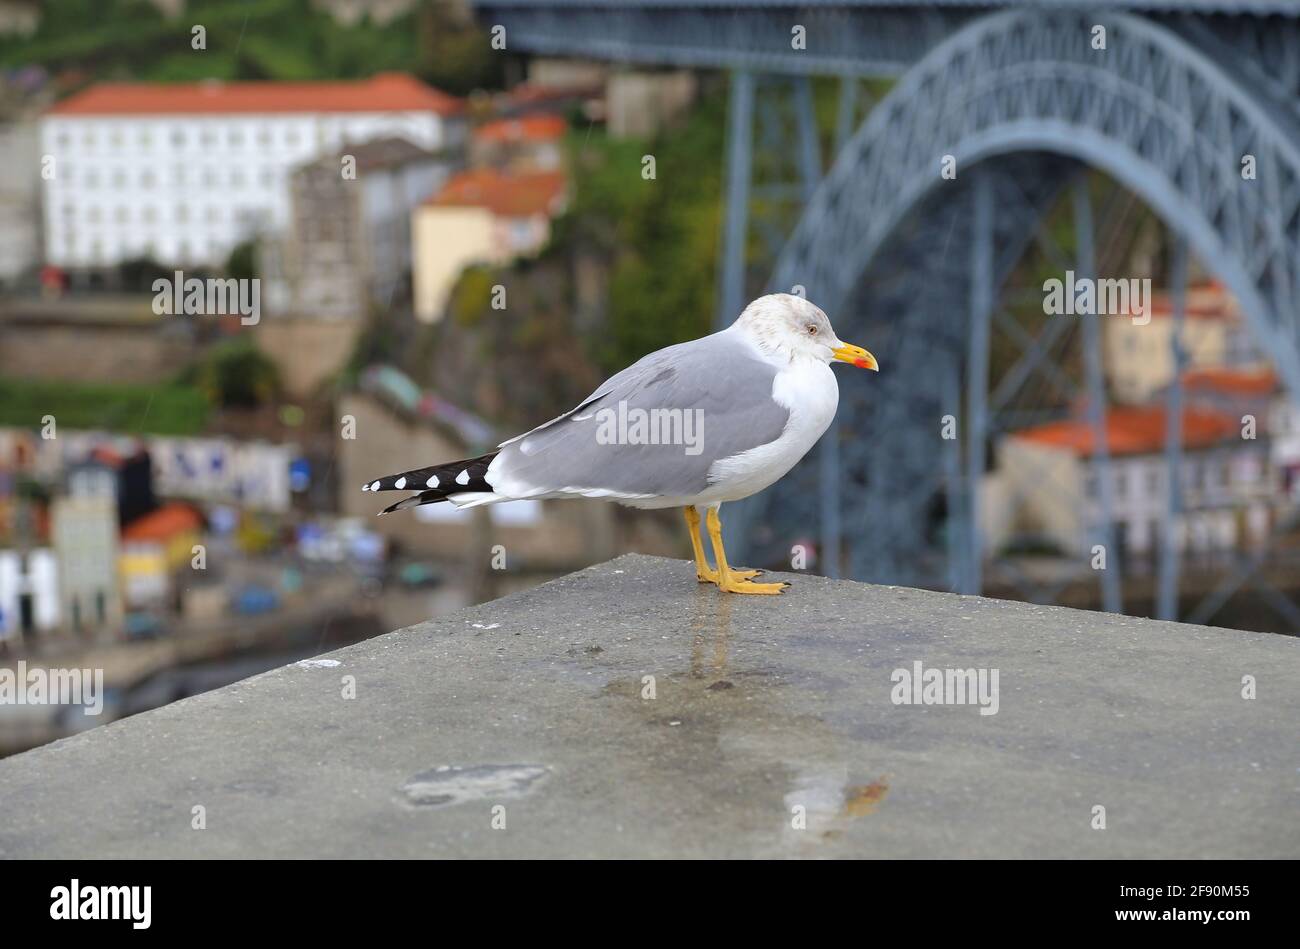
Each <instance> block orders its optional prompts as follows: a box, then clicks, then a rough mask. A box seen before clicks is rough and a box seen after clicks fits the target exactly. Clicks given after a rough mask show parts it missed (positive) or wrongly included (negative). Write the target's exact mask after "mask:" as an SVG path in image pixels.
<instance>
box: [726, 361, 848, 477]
mask: <svg viewBox="0 0 1300 949" xmlns="http://www.w3.org/2000/svg"><path fill="white" fill-rule="evenodd" d="M772 398H773V399H775V400H776V401H777V403H778V404H779V405H781V406H782V407H783V408H785V409H787V410H788V411H789V412H790V418H789V421H787V422H786V426H785V430H784V431H783V432H782V433H781V437H780V438H778V439H777V440H776V441H774V442H769V443H768V444H766V445H759V446H758V447H757V448H751V449H750V450H749V451H744V452H741V453H740V454H738V455H732V456H731V457H729V458H721V459H719V460H718V461H716V462H714V464H713V467H712V468H711V469H710V471H709V482H710V485H711V486H710V488H709V489H708V490H707V491H705V492H704V495H703V496H702V497H701V499H700V503H713V502H722V501H737V500H739V499H741V498H745V497H749V495H751V494H756V493H758V492H759V491H762V490H763V489H764V488H766V487H768V486H769V485H771V484H772V483H774V482H775V481H777V480H779V479H780V478H781V477H782V476H783V475H784V474H785V473H786V472H787V471H789V470H790V469H791V468H793V467H794V466H795V464H796V463H797V462H798V461H799V459H800V458H802V457H803V456H804V455H806V454H808V449H810V448H812V446H813V445H815V444H816V443H817V439H819V438H821V437H822V433H823V432H825V431H826V429H827V427H828V426H829V425H830V424H831V419H833V418H834V417H835V408H836V406H838V405H839V401H840V387H839V385H838V384H837V383H836V382H835V373H833V372H832V371H831V367H830V366H828V365H826V364H825V363H824V362H820V361H817V360H799V361H797V362H795V363H791V364H789V365H787V366H786V367H785V368H783V369H782V370H781V371H780V372H778V373H777V374H776V378H775V379H774V380H773V382H772Z"/></svg>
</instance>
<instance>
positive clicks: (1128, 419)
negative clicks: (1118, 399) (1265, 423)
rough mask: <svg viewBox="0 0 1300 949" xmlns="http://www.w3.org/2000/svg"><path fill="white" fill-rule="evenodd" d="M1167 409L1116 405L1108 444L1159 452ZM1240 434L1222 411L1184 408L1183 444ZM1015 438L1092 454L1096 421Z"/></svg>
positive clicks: (1069, 422) (1117, 451)
mask: <svg viewBox="0 0 1300 949" xmlns="http://www.w3.org/2000/svg"><path fill="white" fill-rule="evenodd" d="M1165 416H1166V412H1165V408H1164V406H1161V405H1152V406H1138V407H1127V406H1124V407H1116V408H1112V409H1110V410H1109V411H1107V413H1106V420H1105V421H1106V446H1107V447H1108V448H1109V449H1110V453H1111V454H1112V455H1143V454H1148V453H1150V452H1157V451H1160V450H1161V449H1163V448H1164V444H1165ZM1236 434H1237V422H1236V420H1235V419H1234V418H1233V417H1232V416H1230V415H1225V414H1223V413H1222V412H1211V411H1207V410H1205V409H1190V408H1189V409H1184V410H1183V447H1184V448H1205V447H1208V446H1209V445H1212V444H1214V443H1215V442H1218V441H1221V440H1223V439H1225V438H1228V437H1230V436H1235V435H1236ZM1011 437H1012V438H1019V439H1023V440H1024V441H1031V442H1036V443H1038V444H1040V445H1049V446H1053V447H1056V448H1064V449H1067V450H1069V451H1072V452H1074V453H1075V454H1077V455H1091V454H1092V453H1093V451H1094V450H1095V448H1094V439H1093V437H1092V423H1091V422H1089V421H1088V420H1087V419H1078V418H1075V419H1065V420H1062V421H1060V422H1048V423H1047V424H1046V425H1038V426H1035V427H1033V428H1025V429H1021V430H1020V431H1017V432H1012V433H1011Z"/></svg>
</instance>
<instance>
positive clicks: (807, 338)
mask: <svg viewBox="0 0 1300 949" xmlns="http://www.w3.org/2000/svg"><path fill="white" fill-rule="evenodd" d="M735 325H736V327H737V328H738V329H740V331H741V332H743V333H745V334H746V335H747V336H749V338H750V339H752V340H753V341H754V343H755V344H757V346H758V347H759V349H761V350H763V352H765V353H768V354H770V355H774V356H778V357H784V358H786V359H788V360H789V361H794V360H795V359H818V360H821V361H822V362H824V363H831V362H836V361H838V362H847V363H851V364H853V365H855V366H857V367H858V368H859V369H873V370H876V371H879V370H880V367H879V366H878V365H876V357H875V356H873V355H871V353H869V352H867V351H866V350H865V349H863V348H862V347H861V346H854V345H852V344H850V343H846V342H844V341H843V340H841V339H840V338H839V337H838V336H836V335H835V330H834V329H832V328H831V321H830V320H829V319H827V317H826V314H825V313H823V312H822V310H821V308H820V307H818V306H815V305H814V304H812V303H809V302H808V301H807V300H805V299H804V298H803V297H800V296H796V295H794V294H792V293H769V294H768V295H767V296H764V297H759V298H758V299H757V300H755V301H754V302H753V303H751V304H750V305H749V306H747V307H745V312H744V313H742V314H740V318H739V319H738V320H736V324H735Z"/></svg>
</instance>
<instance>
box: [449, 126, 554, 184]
mask: <svg viewBox="0 0 1300 949" xmlns="http://www.w3.org/2000/svg"><path fill="white" fill-rule="evenodd" d="M568 130H569V123H568V122H566V121H565V120H564V119H563V118H562V117H561V116H558V115H547V114H538V115H523V116H519V117H518V118H505V119H497V120H495V121H493V122H487V123H485V124H483V125H480V126H479V127H478V128H476V129H475V130H474V134H473V136H472V137H471V139H470V162H471V164H473V165H474V166H475V167H484V166H491V167H493V168H499V169H501V170H503V171H509V172H514V173H516V174H518V173H528V172H538V171H561V170H562V169H563V167H564V136H565V134H566V133H567V132H568Z"/></svg>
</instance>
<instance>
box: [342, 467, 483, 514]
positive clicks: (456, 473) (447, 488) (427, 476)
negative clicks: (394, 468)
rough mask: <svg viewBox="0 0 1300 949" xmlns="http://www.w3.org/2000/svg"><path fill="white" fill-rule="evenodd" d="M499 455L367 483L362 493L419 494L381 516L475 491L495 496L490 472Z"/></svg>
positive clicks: (424, 469)
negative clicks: (395, 492)
mask: <svg viewBox="0 0 1300 949" xmlns="http://www.w3.org/2000/svg"><path fill="white" fill-rule="evenodd" d="M496 456H497V453H496V452H490V453H489V454H486V455H479V456H478V457H477V458H466V459H463V460H461V461H449V462H447V463H446V464H442V465H430V466H429V467H428V468H413V469H412V470H410V471H402V472H399V473H398V474H395V475H388V476H387V477H385V478H375V479H373V480H371V481H367V482H366V483H365V484H363V485H362V486H361V490H362V491H416V492H417V493H416V494H413V495H411V496H410V497H409V498H403V499H402V500H400V501H398V502H397V503H396V504H390V505H389V506H388V507H386V508H384V509H383V510H382V511H380V512H379V513H380V514H389V513H391V512H393V511H404V510H406V509H407V508H410V507H419V506H420V505H421V504H436V503H438V502H439V501H446V500H447V499H448V498H449V497H451V496H452V495H456V494H468V493H473V492H477V493H487V494H491V493H492V485H490V484H488V483H487V469H488V465H490V464H492V459H493V458H495V457H496ZM467 500H468V499H467Z"/></svg>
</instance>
